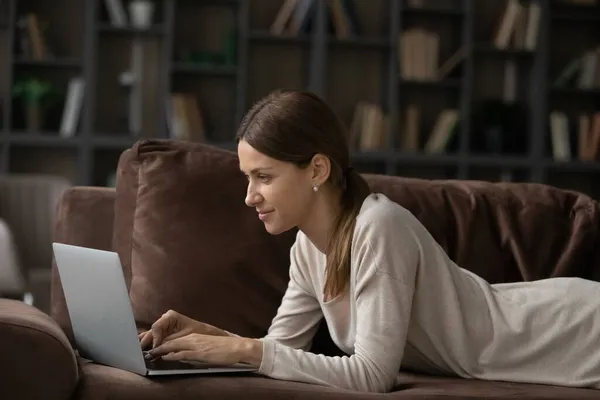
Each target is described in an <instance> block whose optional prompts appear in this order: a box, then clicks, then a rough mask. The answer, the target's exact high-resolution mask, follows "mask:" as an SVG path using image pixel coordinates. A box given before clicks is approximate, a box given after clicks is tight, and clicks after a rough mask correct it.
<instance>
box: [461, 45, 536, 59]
mask: <svg viewBox="0 0 600 400" xmlns="http://www.w3.org/2000/svg"><path fill="white" fill-rule="evenodd" d="M473 51H474V52H475V53H479V54H481V55H490V56H503V57H531V56H533V55H534V54H535V51H530V50H526V49H515V48H505V49H503V48H499V47H496V46H495V45H494V44H492V43H477V44H474V45H473Z"/></svg>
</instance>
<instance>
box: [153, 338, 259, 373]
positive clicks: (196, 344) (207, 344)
mask: <svg viewBox="0 0 600 400" xmlns="http://www.w3.org/2000/svg"><path fill="white" fill-rule="evenodd" d="M259 346H260V347H259ZM149 353H150V355H151V356H152V357H156V358H158V357H161V358H162V359H163V360H169V361H175V360H177V361H201V362H208V363H212V364H220V365H232V364H237V363H247V364H252V365H255V366H257V367H258V365H260V359H261V358H262V343H260V342H259V341H258V340H254V339H246V338H241V337H232V336H213V335H203V334H199V333H191V334H189V335H185V336H181V337H178V338H175V339H171V340H168V341H164V342H163V343H162V344H161V345H159V346H158V347H155V348H154V349H152V350H150V351H149ZM257 357H258V358H257Z"/></svg>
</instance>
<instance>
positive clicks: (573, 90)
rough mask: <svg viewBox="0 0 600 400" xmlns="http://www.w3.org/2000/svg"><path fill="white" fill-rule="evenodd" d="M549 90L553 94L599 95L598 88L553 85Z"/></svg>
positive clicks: (599, 89) (599, 90)
mask: <svg viewBox="0 0 600 400" xmlns="http://www.w3.org/2000/svg"><path fill="white" fill-rule="evenodd" d="M550 91H551V92H552V93H553V94H560V95H570V96H578V95H581V96H600V88H598V87H597V88H592V89H580V88H577V87H560V86H553V87H552V88H551V89H550Z"/></svg>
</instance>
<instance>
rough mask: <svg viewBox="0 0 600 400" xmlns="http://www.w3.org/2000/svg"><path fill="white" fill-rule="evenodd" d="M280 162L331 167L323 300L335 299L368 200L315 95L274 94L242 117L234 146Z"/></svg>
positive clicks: (342, 138)
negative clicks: (333, 208)
mask: <svg viewBox="0 0 600 400" xmlns="http://www.w3.org/2000/svg"><path fill="white" fill-rule="evenodd" d="M242 139H243V140H244V141H246V142H247V143H248V144H249V145H250V146H252V147H253V148H254V149H256V150H257V151H259V152H261V153H263V154H265V155H267V156H269V157H271V158H274V159H277V160H280V161H284V162H291V163H294V164H296V165H298V166H299V167H301V168H304V167H306V166H307V165H308V164H309V163H310V161H311V160H312V158H313V156H314V155H315V154H317V153H320V154H323V155H325V156H327V157H328V158H329V160H330V162H331V173H330V176H329V179H328V181H329V182H330V183H331V184H332V185H334V186H336V187H338V188H339V189H340V190H341V192H342V196H341V212H340V215H339V216H338V218H337V220H336V221H335V223H334V227H333V230H332V232H331V236H330V237H329V241H328V242H329V247H328V250H327V266H326V279H325V287H324V294H326V295H327V296H329V298H334V297H335V296H337V295H338V294H339V293H341V292H342V291H343V290H344V289H345V288H346V285H347V284H348V281H349V278H350V254H351V247H352V246H351V245H352V236H353V233H354V226H355V222H356V216H357V214H358V212H359V210H360V207H361V205H362V203H363V201H364V199H365V198H366V197H367V196H368V195H369V193H370V189H369V186H368V184H367V182H366V181H365V180H364V179H363V178H362V176H360V175H359V174H358V173H357V172H356V171H354V170H353V169H352V168H351V167H350V156H349V150H348V143H347V141H346V139H347V132H346V129H345V128H344V125H343V124H342V123H341V121H340V120H339V118H338V117H337V116H336V115H335V113H334V112H333V110H332V109H331V108H330V107H329V106H328V105H327V104H326V103H325V102H324V101H323V100H321V99H320V98H319V97H318V96H317V95H315V94H313V93H310V92H305V91H297V90H278V91H274V92H272V93H270V94H269V95H267V96H266V97H264V98H262V99H260V100H259V101H258V102H257V103H255V104H254V105H253V107H252V108H251V109H250V110H249V111H248V113H247V114H246V115H245V116H244V118H243V120H242V123H241V125H240V127H239V129H238V132H237V135H236V142H239V141H240V140H242Z"/></svg>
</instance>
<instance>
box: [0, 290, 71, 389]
mask: <svg viewBox="0 0 600 400" xmlns="http://www.w3.org/2000/svg"><path fill="white" fill-rule="evenodd" d="M0 338H1V340H0V355H1V356H2V362H1V363H0V381H1V382H2V385H1V389H0V393H1V394H2V396H1V398H2V399H3V400H17V399H47V400H64V399H70V398H71V396H72V394H73V393H74V392H75V388H76V387H77V384H78V381H79V370H78V368H77V360H76V356H75V352H74V351H73V349H72V348H71V345H70V343H69V340H68V339H67V337H66V335H65V334H64V332H63V331H62V329H61V328H60V327H59V326H58V324H57V323H56V322H54V320H52V318H50V316H49V315H47V314H45V313H44V312H42V311H41V310H39V309H37V308H35V307H33V306H30V305H27V304H25V303H23V302H21V301H17V300H8V299H0Z"/></svg>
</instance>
